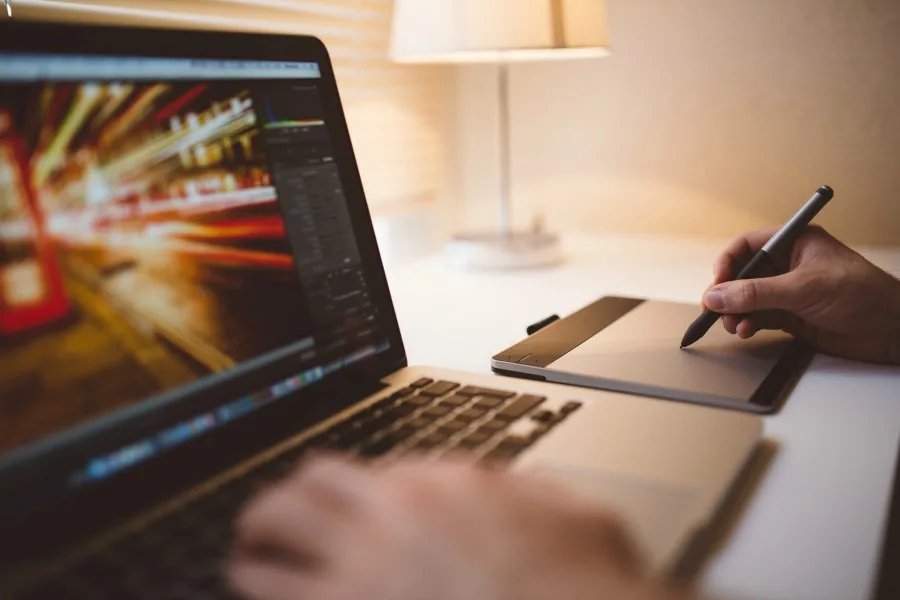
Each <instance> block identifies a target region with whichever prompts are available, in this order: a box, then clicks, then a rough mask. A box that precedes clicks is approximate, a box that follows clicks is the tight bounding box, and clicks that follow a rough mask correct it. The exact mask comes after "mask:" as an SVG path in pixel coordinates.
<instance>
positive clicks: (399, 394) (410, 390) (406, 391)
mask: <svg viewBox="0 0 900 600" xmlns="http://www.w3.org/2000/svg"><path fill="white" fill-rule="evenodd" d="M415 393H416V388H414V387H413V386H409V387H405V388H403V389H402V390H397V391H396V392H394V393H393V394H391V395H392V396H393V397H394V398H406V397H407V396H411V395H412V394H415Z"/></svg>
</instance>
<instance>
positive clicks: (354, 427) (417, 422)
mask: <svg viewBox="0 0 900 600" xmlns="http://www.w3.org/2000/svg"><path fill="white" fill-rule="evenodd" d="M580 406H581V404H580V403H579V402H577V401H571V402H566V403H562V404H560V403H558V402H553V403H551V402H548V401H547V399H546V398H545V397H543V396H536V395H531V394H518V393H517V392H513V391H509V390H502V389H494V388H485V387H476V386H469V385H464V384H461V383H458V382H453V381H435V380H432V379H426V378H423V379H420V380H418V381H416V382H414V383H413V384H412V385H410V386H409V387H406V388H404V389H401V390H399V391H397V392H394V393H392V394H390V395H388V396H386V397H384V398H382V399H380V400H378V401H376V402H375V403H373V404H371V405H369V406H368V407H367V408H365V409H363V410H361V411H359V412H357V413H355V414H353V415H351V416H350V417H348V418H347V419H346V420H344V421H341V422H339V423H337V424H335V425H334V426H332V427H331V428H329V429H327V430H325V431H324V432H322V433H320V434H318V435H316V436H315V437H313V438H312V439H310V440H308V441H306V442H304V443H302V444H300V445H298V446H295V447H292V448H290V449H289V450H287V451H285V452H284V453H282V454H280V455H278V456H276V457H274V458H273V459H272V460H269V461H267V462H265V463H263V464H262V465H260V466H258V467H256V468H254V469H252V470H251V471H249V472H247V473H246V474H244V475H243V476H241V477H239V478H237V479H234V480H232V481H230V482H228V483H226V484H224V485H222V486H221V487H219V488H217V489H215V490H213V491H212V492H210V493H208V494H206V495H204V496H201V497H200V498H199V499H197V500H195V501H193V502H190V503H188V504H186V505H184V506H183V507H182V508H181V509H180V510H177V511H175V512H172V513H169V514H168V515H167V516H164V517H162V518H161V519H158V520H154V521H152V522H151V523H150V524H149V525H147V526H146V527H144V528H142V529H140V530H138V531H136V532H135V533H132V534H130V535H128V536H125V537H122V538H120V539H118V540H117V541H115V542H113V543H112V544H110V545H108V546H107V547H105V548H104V549H103V550H102V551H101V552H99V553H96V554H93V555H91V556H89V557H87V558H85V559H83V560H82V561H81V562H79V563H76V564H74V565H73V566H71V567H70V568H69V569H67V571H66V572H65V573H64V574H62V575H61V576H59V577H57V578H53V579H52V581H48V582H45V583H44V584H43V585H42V586H41V587H40V588H38V589H32V590H29V591H27V592H26V593H25V594H24V595H22V596H20V597H21V598H23V599H28V600H51V599H52V600H69V599H72V600H81V599H88V598H90V599H91V600H105V599H112V598H116V599H122V598H134V599H135V600H145V599H146V600H182V599H184V600H187V599H190V600H213V599H220V598H233V597H234V596H233V595H232V594H231V593H230V592H229V591H228V590H227V589H226V587H225V584H224V582H223V581H222V579H221V577H220V573H221V564H222V561H223V559H224V557H225V555H226V553H227V552H228V550H229V548H230V546H231V523H232V521H233V520H234V518H235V517H236V515H237V513H238V512H239V511H240V508H241V507H242V506H243V504H244V503H245V502H246V500H247V499H248V498H249V497H250V496H251V495H252V494H253V493H254V492H255V491H257V490H259V489H260V488H261V487H263V486H264V485H266V484H268V483H271V482H273V481H276V480H277V479H279V478H280V477H282V476H284V475H286V474H287V473H288V472H289V471H290V470H291V469H293V468H294V466H295V464H296V462H297V460H298V459H299V458H300V457H301V456H302V455H303V454H304V453H305V452H306V451H307V450H310V449H326V450H335V451H342V452H350V453H353V454H357V455H359V456H363V457H368V458H388V459H389V458H391V457H397V456H402V455H405V454H409V453H418V454H423V453H424V454H427V455H429V456H434V457H437V456H440V455H443V454H445V453H448V452H454V453H458V452H460V451H462V452H466V453H468V454H469V455H471V456H472V457H473V460H479V461H504V460H510V459H513V458H515V457H516V456H517V455H519V454H520V453H521V452H523V451H524V450H525V449H527V448H528V447H529V446H531V445H532V444H534V443H535V442H536V441H537V440H538V439H540V438H541V437H542V436H543V435H545V434H546V433H547V432H548V431H550V430H551V429H552V428H553V427H554V426H556V425H557V424H559V423H560V422H561V421H563V420H564V419H565V418H566V417H567V416H568V415H570V414H571V413H572V412H574V411H576V410H577V409H578V408H579V407H580Z"/></svg>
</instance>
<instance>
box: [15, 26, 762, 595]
mask: <svg viewBox="0 0 900 600" xmlns="http://www.w3.org/2000/svg"><path fill="white" fill-rule="evenodd" d="M423 292H424V293H426V294H427V290H424V291H423ZM435 318H440V315H435ZM434 343H435V344H440V343H442V340H439V339H436V340H434ZM488 358H489V357H485V360H486V361H487V359H488ZM0 365H2V369H0V490H2V492H0V597H3V598H5V599H8V598H53V599H57V600H58V599H65V598H92V599H98V598H107V597H115V598H192V599H199V598H220V597H221V598H226V597H230V593H229V591H228V590H227V588H226V586H225V584H223V583H222V580H221V577H220V566H221V560H222V557H223V556H225V554H226V553H227V552H228V549H229V543H230V535H231V523H232V520H233V518H234V517H235V515H236V514H237V513H238V512H239V511H240V509H241V507H242V506H243V504H244V503H245V502H246V500H247V499H248V498H249V497H250V496H252V494H253V493H254V491H256V490H258V489H259V488H260V486H262V485H265V484H267V483H269V482H271V481H274V480H276V479H277V478H279V477H281V476H283V475H285V474H286V473H287V472H288V471H289V470H291V469H292V468H293V467H294V465H295V463H296V461H297V460H298V459H299V458H300V457H301V456H303V454H304V453H305V452H306V451H308V450H309V449H311V448H317V449H326V450H336V451H344V452H353V453H355V454H358V455H360V456H363V457H373V458H374V457H378V458H380V459H386V460H390V459H393V458H395V457H400V456H403V455H407V454H409V453H422V454H427V455H428V456H430V457H435V458H438V457H440V456H442V455H444V454H446V453H447V452H451V451H453V452H466V453H467V454H466V455H467V456H470V457H471V459H472V460H473V461H479V462H481V461H491V462H495V463H499V464H501V465H508V468H511V469H528V470H537V471H540V472H543V473H546V474H549V475H550V476H558V477H560V478H561V479H563V480H565V481H568V482H570V483H571V484H572V485H574V486H576V487H578V488H580V489H582V490H584V491H585V492H586V493H588V494H591V495H592V497H596V499H597V501H598V503H602V504H604V505H606V506H610V507H612V508H614V509H616V510H619V511H621V512H622V513H623V514H624V515H625V517H626V519H627V522H628V524H629V526H630V527H631V528H632V530H633V532H634V534H635V536H636V538H637V539H638V541H639V543H640V544H641V546H642V548H643V549H644V551H645V553H646V555H647V556H648V557H649V559H650V561H651V565H652V567H653V570H654V572H657V573H660V574H667V573H670V572H672V571H673V570H675V569H676V567H677V565H678V564H679V563H680V562H681V561H683V559H684V556H685V553H686V552H688V551H689V549H690V548H691V547H692V545H693V544H694V542H695V540H696V539H697V536H698V535H700V534H701V533H702V532H703V531H704V529H705V528H706V527H707V525H708V524H709V523H710V522H711V520H712V518H713V516H714V514H715V512H716V511H717V510H718V509H719V508H720V507H721V506H722V503H723V499H724V498H725V497H726V496H727V494H728V492H729V489H730V488H731V487H732V486H733V484H734V482H735V480H736V478H737V477H738V476H739V475H740V473H741V471H742V469H743V468H744V467H745V465H746V464H747V463H748V461H749V460H750V457H751V456H752V455H753V453H754V451H755V449H756V448H757V447H758V444H759V441H760V435H761V422H760V420H759V418H758V417H756V416H753V415H742V414H736V413H734V412H731V411H717V410H714V409H711V408H706V407H699V406H687V405H682V404H679V403H669V402H663V401H658V400H652V399H643V398H635V397H633V396H626V395H621V394H617V393H613V392H604V391H599V390H575V389H573V388H571V387H566V386H560V385H555V384H549V383H545V382H539V381H525V380H518V379H513V378H505V377H500V376H496V375H492V374H490V373H485V374H477V373H466V372H458V371H453V370H448V369H444V368H439V367H434V368H432V367H418V366H409V365H408V364H407V357H406V354H405V352H404V347H403V341H402V338H401V334H400V330H399V327H398V324H397V318H396V315H395V312H394V308H393V305H392V301H391V295H390V292H389V289H388V282H387V280H386V276H385V272H384V268H383V265H382V262H381V259H380V257H379V252H378V247H377V244H376V238H375V235H374V231H373V226H372V221H371V218H370V215H369V212H368V209H367V205H366V198H365V193H364V191H363V185H362V183H361V181H360V174H359V172H358V169H357V165H356V161H355V158H354V154H353V149H352V146H351V141H350V135H349V133H348V130H347V124H346V122H345V119H344V115H343V111H342V106H341V101H340V99H339V95H338V89H337V87H336V83H335V78H334V74H333V72H332V65H331V62H330V60H329V56H328V53H327V51H326V48H325V47H324V46H323V44H322V43H321V42H320V41H318V40H317V39H315V38H312V37H303V36H296V37H294V36H264V35H251V34H237V33H221V32H215V33H213V32H187V31H154V30H149V29H116V28H101V27H84V26H72V25H51V24H39V23H16V22H13V23H5V24H2V25H0ZM473 501H477V499H473Z"/></svg>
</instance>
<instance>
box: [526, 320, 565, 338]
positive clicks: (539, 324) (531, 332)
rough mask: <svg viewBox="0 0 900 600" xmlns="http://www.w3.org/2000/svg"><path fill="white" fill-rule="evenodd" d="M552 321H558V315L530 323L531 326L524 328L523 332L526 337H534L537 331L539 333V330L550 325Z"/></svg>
mask: <svg viewBox="0 0 900 600" xmlns="http://www.w3.org/2000/svg"><path fill="white" fill-rule="evenodd" d="M554 321H559V315H550V316H549V317H547V318H546V319H541V320H540V321H538V322H537V323H532V324H531V325H529V326H528V327H526V328H525V332H526V333H527V334H528V335H534V334H535V333H537V332H538V331H540V330H541V329H543V328H544V327H546V326H547V325H549V324H550V323H553V322H554Z"/></svg>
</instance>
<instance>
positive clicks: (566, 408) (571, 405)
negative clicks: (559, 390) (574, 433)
mask: <svg viewBox="0 0 900 600" xmlns="http://www.w3.org/2000/svg"><path fill="white" fill-rule="evenodd" d="M579 408H581V402H579V401H577V400H571V401H569V402H566V403H565V404H564V405H563V407H562V408H561V409H560V410H561V411H562V413H563V414H564V415H568V414H569V413H573V412H575V411H576V410H578V409H579Z"/></svg>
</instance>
